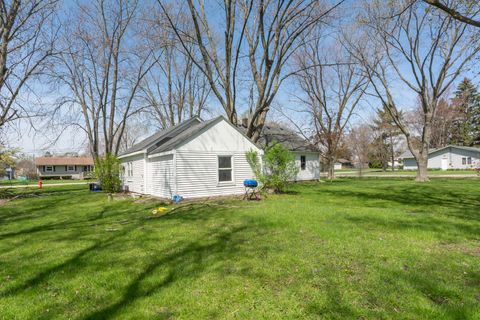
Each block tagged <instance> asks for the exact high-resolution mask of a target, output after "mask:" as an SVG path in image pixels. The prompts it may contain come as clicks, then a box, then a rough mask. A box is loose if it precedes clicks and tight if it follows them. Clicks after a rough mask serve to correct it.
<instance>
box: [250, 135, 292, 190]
mask: <svg viewBox="0 0 480 320" xmlns="http://www.w3.org/2000/svg"><path fill="white" fill-rule="evenodd" d="M246 156H247V161H248V163H249V164H250V166H251V167H252V170H253V172H254V174H255V176H256V178H257V180H258V181H259V182H260V183H261V185H262V188H267V189H272V190H273V191H274V192H276V193H281V192H285V191H286V189H287V186H288V183H289V182H290V181H292V180H294V179H295V177H296V176H297V173H298V168H297V166H296V164H295V155H294V154H292V153H291V152H290V151H288V150H287V149H285V148H284V147H283V146H282V145H281V144H279V143H276V144H274V145H273V146H271V147H269V148H267V149H266V150H265V155H264V157H263V164H264V168H263V171H262V169H261V164H260V161H259V158H258V154H257V152H255V151H249V152H247V154H246Z"/></svg>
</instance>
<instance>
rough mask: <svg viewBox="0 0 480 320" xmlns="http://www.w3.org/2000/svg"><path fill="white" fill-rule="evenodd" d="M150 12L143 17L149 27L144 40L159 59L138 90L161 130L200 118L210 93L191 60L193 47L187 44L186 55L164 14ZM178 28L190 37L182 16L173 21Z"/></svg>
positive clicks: (205, 81) (203, 77)
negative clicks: (186, 120)
mask: <svg viewBox="0 0 480 320" xmlns="http://www.w3.org/2000/svg"><path fill="white" fill-rule="evenodd" d="M150 11H151V12H152V14H151V15H150V16H147V17H146V20H147V21H148V23H147V24H146V25H145V26H146V30H145V32H144V37H145V39H146V41H147V43H148V47H149V48H151V50H152V51H153V52H156V55H157V56H159V57H160V58H159V60H158V61H157V62H156V63H155V65H154V66H153V67H152V69H151V70H150V72H149V73H148V74H147V76H146V79H145V81H144V82H143V84H142V86H141V96H142V98H143V99H144V100H145V102H146V104H147V106H149V107H151V109H152V110H153V113H154V115H155V116H156V119H157V120H158V121H157V122H156V124H157V126H158V127H160V128H161V129H164V128H167V127H169V126H174V125H176V124H178V123H180V122H181V121H183V120H184V119H186V118H192V117H194V116H200V115H201V114H202V112H203V111H205V110H206V102H207V98H208V96H209V94H210V91H211V89H210V86H209V85H208V80H207V78H206V77H205V75H204V74H203V73H202V72H201V71H200V70H199V69H198V67H197V66H196V65H195V63H194V62H193V59H192V57H191V56H190V54H195V52H194V48H193V46H194V45H193V44H191V43H186V44H185V45H186V46H187V47H188V52H186V51H185V49H184V48H183V46H182V45H181V44H180V43H179V41H178V40H177V38H176V36H175V34H174V32H173V30H172V29H171V28H169V26H168V21H166V18H165V15H164V14H163V12H158V10H157V11H155V9H151V10H150ZM180 24H181V25H182V26H183V27H182V30H184V31H185V32H187V31H188V32H190V33H192V32H191V30H192V28H191V26H188V20H187V19H186V18H185V16H184V15H182V14H179V15H178V16H177V20H176V25H177V26H180ZM189 30H190V31H189ZM197 55H198V53H197Z"/></svg>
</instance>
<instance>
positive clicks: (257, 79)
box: [158, 0, 344, 141]
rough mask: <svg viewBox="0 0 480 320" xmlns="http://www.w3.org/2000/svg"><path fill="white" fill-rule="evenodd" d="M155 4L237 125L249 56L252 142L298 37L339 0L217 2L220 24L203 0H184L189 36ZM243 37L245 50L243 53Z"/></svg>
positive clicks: (233, 0) (264, 117)
mask: <svg viewBox="0 0 480 320" xmlns="http://www.w3.org/2000/svg"><path fill="white" fill-rule="evenodd" d="M158 2H159V3H160V5H161V7H162V8H163V10H164V12H165V14H166V15H167V17H168V19H169V22H170V25H171V27H172V28H173V30H174V31H175V34H176V35H177V36H178V38H179V40H180V42H181V43H182V45H183V47H184V49H185V50H186V51H187V52H189V55H190V56H191V57H192V60H193V62H194V63H195V65H196V66H197V67H198V68H199V69H200V70H201V71H202V72H203V73H204V74H205V76H206V77H207V79H208V83H209V85H210V86H211V89H212V92H213V94H214V95H215V96H216V98H217V99H218V101H219V102H220V104H221V106H222V107H223V109H224V110H225V112H226V114H227V118H228V120H229V121H230V122H232V123H233V124H237V113H238V110H237V106H236V102H237V97H238V90H239V88H238V85H239V84H238V82H239V79H238V78H239V77H240V71H241V70H239V65H240V64H241V63H239V62H240V60H241V59H242V58H243V56H244V55H246V56H247V57H248V61H249V63H250V74H251V79H252V80H253V82H254V84H255V85H254V89H255V103H254V109H253V110H249V120H248V127H247V136H249V137H251V138H252V139H253V141H257V140H258V139H259V137H260V133H261V131H262V129H263V125H264V123H265V120H266V116H267V113H268V111H269V108H270V106H271V104H272V101H273V99H274V97H275V95H276V94H277V92H278V89H279V88H280V85H281V84H282V82H283V81H284V80H285V79H286V78H287V77H288V76H289V75H290V74H289V73H287V74H285V72H284V71H285V70H284V69H285V66H286V63H287V62H288V60H289V58H290V57H291V56H292V54H293V53H294V52H295V51H296V50H297V49H298V47H299V41H298V40H299V38H300V36H301V35H303V34H305V33H306V32H308V31H309V30H311V29H312V28H313V27H314V26H315V25H316V24H317V23H319V22H320V21H322V19H323V18H325V17H326V16H327V15H328V14H329V13H330V12H331V11H332V10H333V9H335V8H336V7H338V6H339V5H340V4H341V3H343V2H344V0H342V1H338V2H337V3H336V4H334V5H333V6H330V7H328V8H326V6H325V5H323V3H322V2H319V1H315V0H297V1H294V0H290V1H265V0H227V1H224V2H223V5H222V6H221V8H222V15H223V18H224V22H225V25H224V26H218V24H217V25H216V24H215V23H214V22H212V21H213V20H214V19H213V18H212V17H214V16H216V15H215V14H209V13H207V11H206V8H205V3H204V1H203V0H198V1H196V3H194V1H193V0H187V3H188V10H189V12H190V17H191V21H192V24H193V27H194V35H195V36H194V37H193V38H192V37H189V36H188V35H186V33H185V32H183V31H182V30H181V29H180V28H179V27H178V26H177V25H176V24H175V22H174V20H173V18H172V16H171V15H169V14H168V12H167V9H166V7H165V5H164V4H163V3H162V1H161V0H158ZM218 28H219V29H220V30H221V31H222V32H223V39H222V41H219V39H218V38H219V37H218V36H217V35H216V33H215V30H216V29H218ZM245 39H246V40H247V43H248V49H247V51H246V52H245V53H243V51H242V44H243V43H244V42H245ZM188 41H191V42H194V43H195V44H196V46H197V47H198V50H199V51H200V53H201V55H200V56H201V58H200V59H196V58H195V56H194V54H193V53H192V51H191V49H189V48H188V46H187V45H186V43H187V42H188Z"/></svg>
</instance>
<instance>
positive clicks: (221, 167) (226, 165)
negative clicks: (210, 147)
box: [218, 156, 233, 182]
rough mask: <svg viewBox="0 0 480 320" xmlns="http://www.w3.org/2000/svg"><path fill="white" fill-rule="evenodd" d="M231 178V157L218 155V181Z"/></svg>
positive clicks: (227, 180)
mask: <svg viewBox="0 0 480 320" xmlns="http://www.w3.org/2000/svg"><path fill="white" fill-rule="evenodd" d="M231 181H233V179H232V157H231V156H219V157H218V182H231Z"/></svg>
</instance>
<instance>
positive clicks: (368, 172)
mask: <svg viewBox="0 0 480 320" xmlns="http://www.w3.org/2000/svg"><path fill="white" fill-rule="evenodd" d="M335 173H336V174H345V175H347V174H349V175H352V176H355V175H358V174H359V170H358V169H349V170H347V169H342V170H335ZM362 174H363V175H364V176H369V175H375V176H377V175H382V176H383V175H385V176H392V175H393V176H395V175H411V176H415V175H416V174H417V171H416V170H398V169H395V171H391V170H390V169H389V170H387V171H383V170H381V169H365V170H363V171H362ZM428 175H429V176H431V177H435V176H438V175H441V176H443V175H471V176H472V177H474V176H477V175H478V173H477V171H475V170H428Z"/></svg>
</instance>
